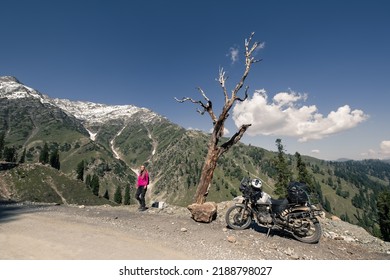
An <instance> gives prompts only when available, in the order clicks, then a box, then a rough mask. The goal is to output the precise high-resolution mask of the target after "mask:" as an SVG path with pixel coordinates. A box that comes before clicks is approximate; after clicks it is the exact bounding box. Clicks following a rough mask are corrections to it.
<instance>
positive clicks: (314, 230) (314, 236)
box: [292, 219, 322, 244]
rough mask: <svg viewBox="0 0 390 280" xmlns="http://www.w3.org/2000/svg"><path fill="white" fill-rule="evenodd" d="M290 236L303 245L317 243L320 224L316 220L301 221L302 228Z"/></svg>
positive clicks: (320, 230)
mask: <svg viewBox="0 0 390 280" xmlns="http://www.w3.org/2000/svg"><path fill="white" fill-rule="evenodd" d="M292 235H293V236H294V238H296V239H297V240H299V241H301V242H303V243H309V244H314V243H318V242H319V241H320V239H321V236H322V228H321V224H320V222H319V221H318V220H317V219H302V226H301V227H300V228H299V229H296V230H294V231H293V232H292Z"/></svg>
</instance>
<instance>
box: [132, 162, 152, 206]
mask: <svg viewBox="0 0 390 280" xmlns="http://www.w3.org/2000/svg"><path fill="white" fill-rule="evenodd" d="M148 185H149V174H148V171H147V170H146V169H145V166H144V165H141V168H140V172H139V174H138V178H137V192H136V194H135V198H136V199H137V200H138V201H139V204H140V207H139V208H138V209H139V210H140V211H145V210H146V209H147V208H146V207H145V193H146V190H147V188H148Z"/></svg>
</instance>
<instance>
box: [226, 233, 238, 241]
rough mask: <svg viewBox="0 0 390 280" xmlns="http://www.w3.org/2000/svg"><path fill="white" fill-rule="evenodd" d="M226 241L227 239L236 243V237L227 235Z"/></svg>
mask: <svg viewBox="0 0 390 280" xmlns="http://www.w3.org/2000/svg"><path fill="white" fill-rule="evenodd" d="M226 239H227V241H229V242H230V243H236V242H237V239H236V238H235V237H234V236H231V235H230V236H228V237H227V238H226Z"/></svg>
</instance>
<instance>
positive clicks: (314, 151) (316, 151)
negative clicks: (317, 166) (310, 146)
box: [311, 150, 321, 154]
mask: <svg viewBox="0 0 390 280" xmlns="http://www.w3.org/2000/svg"><path fill="white" fill-rule="evenodd" d="M311 152H312V153H313V154H320V153H321V152H320V150H311Z"/></svg>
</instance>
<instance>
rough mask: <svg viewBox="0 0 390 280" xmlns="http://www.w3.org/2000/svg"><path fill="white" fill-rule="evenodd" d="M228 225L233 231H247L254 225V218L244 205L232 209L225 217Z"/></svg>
mask: <svg viewBox="0 0 390 280" xmlns="http://www.w3.org/2000/svg"><path fill="white" fill-rule="evenodd" d="M244 211H245V212H244ZM225 220H226V223H227V225H228V226H229V227H230V228H232V229H239V230H240V229H247V228H248V227H249V226H250V225H251V223H252V217H251V214H250V212H249V211H248V210H245V207H244V205H234V206H232V207H230V208H229V209H228V210H227V212H226V216H225Z"/></svg>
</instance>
